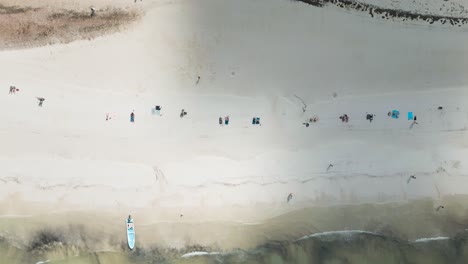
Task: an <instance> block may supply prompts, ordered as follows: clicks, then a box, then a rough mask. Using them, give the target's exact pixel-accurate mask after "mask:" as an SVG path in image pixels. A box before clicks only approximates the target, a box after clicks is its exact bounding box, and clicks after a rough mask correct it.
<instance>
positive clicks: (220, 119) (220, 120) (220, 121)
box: [219, 117, 223, 126]
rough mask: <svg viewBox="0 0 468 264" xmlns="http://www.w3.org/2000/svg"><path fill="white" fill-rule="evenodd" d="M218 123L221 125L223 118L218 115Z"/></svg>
mask: <svg viewBox="0 0 468 264" xmlns="http://www.w3.org/2000/svg"><path fill="white" fill-rule="evenodd" d="M219 125H220V126H222V125H223V118H222V117H219Z"/></svg>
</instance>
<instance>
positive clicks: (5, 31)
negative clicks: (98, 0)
mask: <svg viewBox="0 0 468 264" xmlns="http://www.w3.org/2000/svg"><path fill="white" fill-rule="evenodd" d="M139 17H140V13H138V12H137V11H134V10H123V9H111V8H109V9H104V10H97V12H96V15H95V16H93V17H91V13H90V12H88V11H76V10H67V9H60V10H57V9H49V8H30V7H16V6H14V7H7V6H3V5H0V24H1V25H2V27H0V49H8V48H25V47H32V46H43V45H47V44H53V43H68V42H71V41H74V40H78V39H92V38H95V37H98V36H101V35H103V34H108V33H112V32H116V31H118V30H120V29H122V28H123V26H125V25H128V24H130V23H131V22H133V21H135V20H137V19H138V18H139Z"/></svg>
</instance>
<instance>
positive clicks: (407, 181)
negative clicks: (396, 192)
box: [406, 175, 416, 184]
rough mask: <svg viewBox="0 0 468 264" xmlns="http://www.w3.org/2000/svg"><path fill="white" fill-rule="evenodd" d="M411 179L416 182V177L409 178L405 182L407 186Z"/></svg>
mask: <svg viewBox="0 0 468 264" xmlns="http://www.w3.org/2000/svg"><path fill="white" fill-rule="evenodd" d="M412 179H414V180H416V176H415V175H411V176H409V178H408V180H406V184H409V182H410V181H411V180H412Z"/></svg>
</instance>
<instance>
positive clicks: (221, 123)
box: [219, 116, 229, 126]
mask: <svg viewBox="0 0 468 264" xmlns="http://www.w3.org/2000/svg"><path fill="white" fill-rule="evenodd" d="M224 124H225V125H226V126H227V125H229V116H226V117H224ZM219 125H221V126H222V125H223V118H222V117H219Z"/></svg>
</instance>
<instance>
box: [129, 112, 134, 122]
mask: <svg viewBox="0 0 468 264" xmlns="http://www.w3.org/2000/svg"><path fill="white" fill-rule="evenodd" d="M130 122H132V123H134V122H135V113H134V112H132V113H131V114H130Z"/></svg>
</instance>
